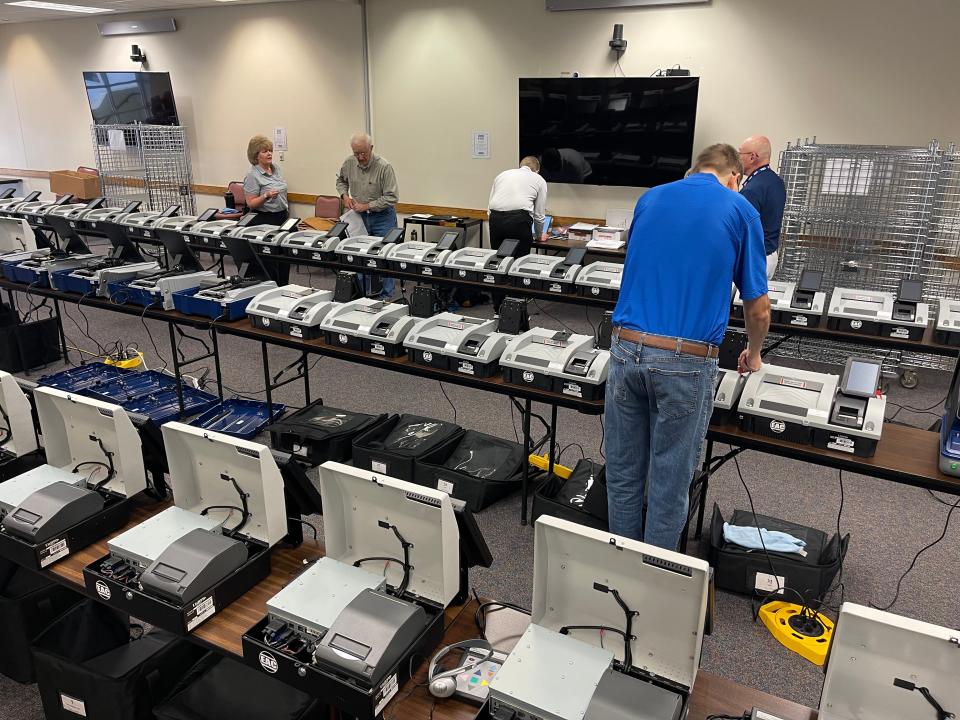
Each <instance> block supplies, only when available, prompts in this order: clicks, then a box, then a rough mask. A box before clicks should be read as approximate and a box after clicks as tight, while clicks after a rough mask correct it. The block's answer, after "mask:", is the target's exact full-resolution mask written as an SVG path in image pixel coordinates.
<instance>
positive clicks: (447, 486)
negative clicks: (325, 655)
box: [437, 479, 453, 495]
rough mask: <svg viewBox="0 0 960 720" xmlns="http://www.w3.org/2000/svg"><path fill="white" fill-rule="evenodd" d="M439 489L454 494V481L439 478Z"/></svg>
mask: <svg viewBox="0 0 960 720" xmlns="http://www.w3.org/2000/svg"><path fill="white" fill-rule="evenodd" d="M437 490H439V491H440V492H445V493H446V494H447V495H452V494H453V483H452V482H450V481H448V480H439V479H438V480H437Z"/></svg>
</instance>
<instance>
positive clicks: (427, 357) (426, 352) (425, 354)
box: [423, 350, 433, 362]
mask: <svg viewBox="0 0 960 720" xmlns="http://www.w3.org/2000/svg"><path fill="white" fill-rule="evenodd" d="M423 361H424V362H433V353H432V352H430V351H429V350H424V351H423Z"/></svg>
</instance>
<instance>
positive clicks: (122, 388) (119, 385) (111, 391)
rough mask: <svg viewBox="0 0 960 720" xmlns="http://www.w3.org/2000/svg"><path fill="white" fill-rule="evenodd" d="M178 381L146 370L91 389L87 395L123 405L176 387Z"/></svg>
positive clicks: (158, 372) (164, 374)
mask: <svg viewBox="0 0 960 720" xmlns="http://www.w3.org/2000/svg"><path fill="white" fill-rule="evenodd" d="M176 384H177V381H176V379H175V378H173V377H172V376H170V375H167V374H166V373H162V372H160V371H158V370H144V371H142V372H135V373H130V374H128V375H123V376H121V377H117V378H114V379H112V380H111V381H110V382H107V383H104V384H102V385H100V386H98V387H96V388H89V389H88V390H87V391H86V393H85V394H86V395H89V396H90V397H94V398H96V399H98V400H103V401H105V402H111V403H116V404H117V405H123V404H124V403H127V402H131V401H133V400H137V399H139V398H142V397H144V396H146V395H152V394H154V393H156V392H159V391H160V390H166V389H167V388H169V387H175V386H176Z"/></svg>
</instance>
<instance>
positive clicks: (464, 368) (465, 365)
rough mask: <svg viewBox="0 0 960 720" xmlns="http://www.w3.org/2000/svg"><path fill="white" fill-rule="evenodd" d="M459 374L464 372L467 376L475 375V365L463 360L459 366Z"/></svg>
mask: <svg viewBox="0 0 960 720" xmlns="http://www.w3.org/2000/svg"><path fill="white" fill-rule="evenodd" d="M457 372H462V373H464V374H465V375H474V374H475V372H474V369H473V363H472V362H470V361H469V360H461V361H460V364H459V365H457Z"/></svg>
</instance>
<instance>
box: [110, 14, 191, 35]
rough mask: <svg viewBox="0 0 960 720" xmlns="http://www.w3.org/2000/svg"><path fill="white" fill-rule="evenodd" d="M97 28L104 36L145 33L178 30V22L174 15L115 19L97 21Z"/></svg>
mask: <svg viewBox="0 0 960 720" xmlns="http://www.w3.org/2000/svg"><path fill="white" fill-rule="evenodd" d="M97 28H99V30H100V34H101V35H103V36H104V37H107V36H110V35H145V34H147V33H158V32H176V31H177V22H176V20H174V19H173V18H172V17H165V18H164V17H157V18H141V19H139V20H114V21H111V22H102V23H97Z"/></svg>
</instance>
